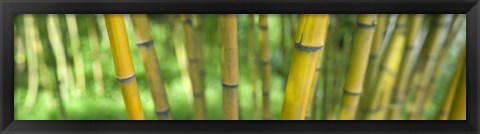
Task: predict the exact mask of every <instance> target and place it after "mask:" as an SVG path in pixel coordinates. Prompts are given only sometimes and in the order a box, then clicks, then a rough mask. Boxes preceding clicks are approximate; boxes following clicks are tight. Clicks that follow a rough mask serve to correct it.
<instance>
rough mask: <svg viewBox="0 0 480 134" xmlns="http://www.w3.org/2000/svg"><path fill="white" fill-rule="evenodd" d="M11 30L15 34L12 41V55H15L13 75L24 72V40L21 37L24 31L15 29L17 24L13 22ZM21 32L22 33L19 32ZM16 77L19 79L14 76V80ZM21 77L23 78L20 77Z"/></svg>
mask: <svg viewBox="0 0 480 134" xmlns="http://www.w3.org/2000/svg"><path fill="white" fill-rule="evenodd" d="M13 25H14V26H13V32H14V36H15V41H14V48H13V49H14V51H15V52H14V53H15V55H14V57H15V76H22V75H23V74H24V73H25V66H26V65H25V60H26V58H25V46H24V45H25V42H24V40H23V39H25V38H23V39H22V35H25V34H24V33H22V32H21V30H17V29H18V28H17V27H18V26H17V24H13ZM21 33H22V34H21ZM17 79H20V78H19V77H16V78H15V81H17ZM21 79H23V78H21Z"/></svg>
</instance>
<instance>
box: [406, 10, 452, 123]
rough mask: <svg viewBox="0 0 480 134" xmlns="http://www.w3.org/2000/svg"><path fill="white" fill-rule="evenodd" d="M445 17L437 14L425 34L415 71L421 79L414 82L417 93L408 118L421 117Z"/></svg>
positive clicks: (444, 24) (444, 28)
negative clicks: (419, 74)
mask: <svg viewBox="0 0 480 134" xmlns="http://www.w3.org/2000/svg"><path fill="white" fill-rule="evenodd" d="M446 18H447V15H438V16H436V17H435V19H434V21H435V22H434V25H433V27H432V28H430V31H429V33H428V35H427V41H426V42H425V45H424V46H423V48H422V50H421V52H420V54H421V55H420V59H419V61H418V63H419V66H418V67H417V69H416V70H415V71H419V72H420V73H421V79H420V81H417V82H416V83H414V86H415V87H414V89H416V90H417V91H416V92H417V93H416V94H415V95H416V96H415V99H414V106H413V109H412V113H411V115H410V119H413V120H418V119H422V117H421V116H422V113H423V108H422V107H423V105H422V104H423V103H424V101H425V99H426V92H427V86H428V84H430V80H431V77H432V73H433V68H434V66H435V61H436V60H435V59H436V58H437V53H438V49H439V48H440V47H441V45H442V44H441V42H442V38H441V35H442V34H443V33H445V30H448V27H447V25H446V24H447V22H446Z"/></svg>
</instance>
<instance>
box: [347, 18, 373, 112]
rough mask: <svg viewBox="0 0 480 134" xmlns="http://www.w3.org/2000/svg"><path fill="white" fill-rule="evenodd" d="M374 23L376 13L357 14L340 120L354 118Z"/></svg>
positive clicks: (361, 88)
mask: <svg viewBox="0 0 480 134" xmlns="http://www.w3.org/2000/svg"><path fill="white" fill-rule="evenodd" d="M376 23H377V15H375V14H365V15H363V14H362V15H358V16H357V29H356V32H355V35H354V36H355V37H354V41H353V52H352V55H351V58H350V66H349V69H348V74H347V76H346V82H345V87H344V91H343V97H342V103H341V107H340V116H339V119H340V120H353V119H355V113H356V111H357V107H358V103H359V101H360V95H361V94H362V90H363V80H364V77H365V72H366V69H367V63H368V54H369V53H370V48H371V45H372V40H373V35H374V32H375V25H376Z"/></svg>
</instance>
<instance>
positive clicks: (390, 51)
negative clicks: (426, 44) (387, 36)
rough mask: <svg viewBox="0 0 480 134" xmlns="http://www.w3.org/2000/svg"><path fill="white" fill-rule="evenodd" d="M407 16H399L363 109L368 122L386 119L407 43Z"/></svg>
mask: <svg viewBox="0 0 480 134" xmlns="http://www.w3.org/2000/svg"><path fill="white" fill-rule="evenodd" d="M406 24H407V15H406V14H402V15H399V16H398V19H397V22H396V26H395V29H394V31H393V34H392V37H391V40H390V42H389V45H388V47H387V49H386V51H385V54H384V55H383V58H382V59H381V61H380V64H379V69H380V70H378V71H379V72H378V74H377V76H375V77H376V80H375V81H376V84H374V85H371V86H372V88H371V89H370V90H369V93H368V97H369V98H368V99H367V101H368V102H366V103H367V105H366V107H364V108H363V110H364V111H363V112H364V115H363V116H364V117H363V119H367V120H382V119H384V118H385V114H386V110H387V109H386V105H388V103H389V102H390V93H391V89H392V88H393V86H394V85H393V84H394V83H393V82H394V81H395V77H396V74H397V71H398V66H399V63H400V60H401V58H402V54H403V50H404V48H405V42H406V32H405V31H406V28H405V27H406Z"/></svg>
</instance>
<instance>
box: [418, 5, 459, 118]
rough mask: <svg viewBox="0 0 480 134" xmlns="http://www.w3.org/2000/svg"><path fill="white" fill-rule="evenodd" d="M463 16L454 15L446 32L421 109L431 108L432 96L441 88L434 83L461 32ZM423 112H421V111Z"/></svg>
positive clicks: (436, 81)
mask: <svg viewBox="0 0 480 134" xmlns="http://www.w3.org/2000/svg"><path fill="white" fill-rule="evenodd" d="M463 20H464V16H463V15H458V14H457V15H455V17H454V21H452V23H451V25H450V28H449V30H448V34H447V38H446V40H445V42H443V46H442V48H441V50H440V55H439V56H438V58H437V59H436V63H435V64H436V65H435V67H434V69H433V70H434V71H433V76H432V78H431V80H430V82H431V83H430V84H429V85H428V87H427V95H426V98H425V101H423V104H421V105H423V107H422V108H423V109H430V108H432V103H433V102H432V98H433V96H434V95H435V92H437V91H438V89H439V88H441V87H438V86H437V84H436V83H438V79H439V77H440V76H441V74H442V71H443V70H442V67H444V64H445V61H446V59H447V57H448V54H449V52H450V50H451V46H452V44H453V41H454V39H455V37H456V36H457V35H458V33H459V32H460V30H461V28H460V27H461V26H462V24H465V23H463V22H464V21H463ZM422 111H423V110H422ZM423 114H424V116H426V115H425V114H426V113H425V112H424V113H423Z"/></svg>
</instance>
